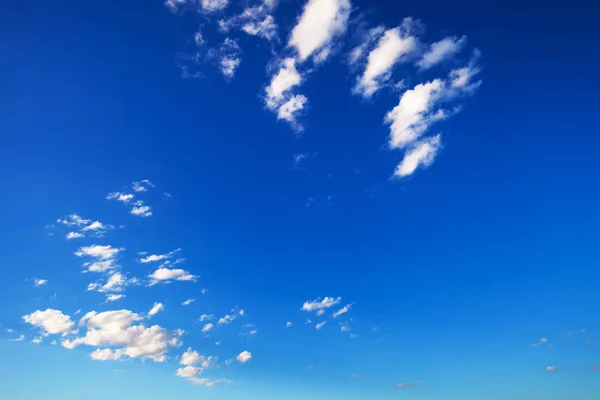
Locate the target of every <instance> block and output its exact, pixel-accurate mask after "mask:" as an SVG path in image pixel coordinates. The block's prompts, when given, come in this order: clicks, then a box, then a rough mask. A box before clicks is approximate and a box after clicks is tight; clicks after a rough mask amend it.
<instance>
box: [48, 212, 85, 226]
mask: <svg viewBox="0 0 600 400" xmlns="http://www.w3.org/2000/svg"><path fill="white" fill-rule="evenodd" d="M56 222H57V223H59V224H63V225H66V226H82V225H86V224H89V223H90V222H91V221H90V220H89V219H85V218H81V217H80V216H79V215H77V214H71V215H68V216H67V217H65V218H64V219H60V218H59V219H57V220H56Z"/></svg>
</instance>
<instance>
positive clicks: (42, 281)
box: [33, 278, 48, 287]
mask: <svg viewBox="0 0 600 400" xmlns="http://www.w3.org/2000/svg"><path fill="white" fill-rule="evenodd" d="M47 283H48V279H38V278H35V279H34V280H33V286H36V287H39V286H43V285H46V284H47Z"/></svg>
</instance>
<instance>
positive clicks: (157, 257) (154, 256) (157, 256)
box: [140, 254, 169, 264]
mask: <svg viewBox="0 0 600 400" xmlns="http://www.w3.org/2000/svg"><path fill="white" fill-rule="evenodd" d="M167 258H169V255H168V254H151V255H149V256H147V257H144V258H141V259H140V262H141V263H142V264H146V263H149V262H156V261H161V260H165V259H167Z"/></svg>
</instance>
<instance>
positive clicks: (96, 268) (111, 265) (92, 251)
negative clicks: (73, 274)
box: [75, 245, 123, 272]
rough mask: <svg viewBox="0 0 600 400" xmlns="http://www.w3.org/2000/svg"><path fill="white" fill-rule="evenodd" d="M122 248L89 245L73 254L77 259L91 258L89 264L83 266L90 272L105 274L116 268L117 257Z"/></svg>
mask: <svg viewBox="0 0 600 400" xmlns="http://www.w3.org/2000/svg"><path fill="white" fill-rule="evenodd" d="M122 250H123V249H122V248H117V247H112V246H110V245H91V246H83V247H80V248H79V250H77V251H76V252H75V255H76V256H77V257H87V258H91V259H92V261H91V262H85V263H84V264H83V266H84V267H85V268H86V269H87V271H90V272H106V271H110V270H114V269H116V268H118V265H117V255H118V254H119V253H120V252H121V251H122Z"/></svg>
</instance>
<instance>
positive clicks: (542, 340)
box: [530, 338, 548, 347]
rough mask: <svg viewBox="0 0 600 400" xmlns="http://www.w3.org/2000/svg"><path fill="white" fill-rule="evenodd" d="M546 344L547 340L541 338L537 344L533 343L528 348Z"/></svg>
mask: <svg viewBox="0 0 600 400" xmlns="http://www.w3.org/2000/svg"><path fill="white" fill-rule="evenodd" d="M547 343H548V339H546V338H541V339H540V340H538V341H537V343H533V344H531V345H530V346H531V347H537V346H542V345H544V344H547Z"/></svg>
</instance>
